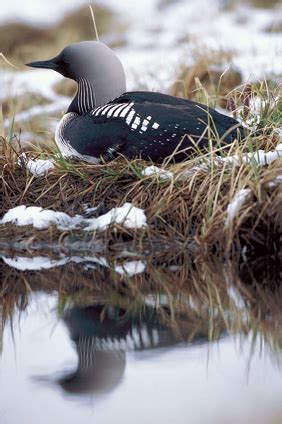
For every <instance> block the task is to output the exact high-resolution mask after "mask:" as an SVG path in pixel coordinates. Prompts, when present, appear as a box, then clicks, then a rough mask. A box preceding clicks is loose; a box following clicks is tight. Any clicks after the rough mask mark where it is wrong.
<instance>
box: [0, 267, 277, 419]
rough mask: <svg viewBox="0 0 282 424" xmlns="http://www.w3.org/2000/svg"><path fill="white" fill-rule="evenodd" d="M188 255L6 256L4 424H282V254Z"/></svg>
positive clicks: (0, 362) (1, 373)
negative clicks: (127, 264) (57, 262)
mask: <svg viewBox="0 0 282 424" xmlns="http://www.w3.org/2000/svg"><path fill="white" fill-rule="evenodd" d="M6 262H7V260H6ZM76 262H78V261H76ZM88 262H89V261H88ZM100 262H102V261H100ZM18 263H19V261H18ZM188 265H189V266H187V262H185V263H181V261H180V262H179V261H178V264H177V265H176V264H174V265H172V264H170V265H169V266H164V265H163V264H161V263H160V261H159V262H158V261H157V262H156V261H155V263H154V262H153V263H149V264H148V263H147V262H146V265H145V269H144V270H143V272H139V273H137V274H135V275H134V276H131V277H128V276H125V275H120V274H119V276H118V280H116V279H115V273H113V270H111V271H109V270H108V269H105V266H99V267H97V266H96V267H92V268H91V267H90V265H89V263H88V264H87V266H86V265H85V264H77V263H76V264H68V265H65V266H64V267H56V268H54V269H48V270H41V271H30V270H29V271H28V270H26V271H20V270H17V269H15V268H13V267H11V266H9V265H7V264H5V263H4V262H2V263H1V267H2V268H1V274H2V283H1V284H2V285H1V299H2V302H1V307H0V308H1V309H0V313H1V315H2V321H3V329H2V330H3V335H2V342H1V343H2V354H1V359H0V387H1V395H0V422H1V424H18V423H19V424H20V423H31V424H33V423H43V424H45V423H46V424H47V423H50V422H52V423H63V422H67V423H77V422H82V423H84V422H85V423H86V422H95V423H99V424H100V423H110V422H117V423H123V424H124V423H140V424H141V423H142V424H143V423H156V422H157V423H171V422H174V423H188V422H189V423H207V422H208V423H279V422H281V420H282V401H281V394H282V362H281V360H282V355H281V347H282V332H281V323H282V310H281V306H282V296H281V294H282V292H281V290H280V277H281V270H280V269H279V268H277V262H276V261H273V259H271V260H270V262H269V261H268V262H265V261H264V260H262V261H258V262H256V264H255V267H252V266H249V264H248V265H247V266H244V267H243V268H242V269H241V270H240V271H238V274H236V275H234V269H230V268H228V267H226V266H223V267H222V269H221V270H219V271H217V270H216V269H213V268H211V267H206V266H201V267H200V268H199V269H194V271H193V272H192V271H191V264H188ZM222 270H224V272H221V271H222ZM139 271H141V269H139ZM199 271H201V273H202V274H201V276H200V275H198V274H197V273H198V272H199ZM154 273H155V274H154ZM197 276H198V277H197ZM197 278H198V280H197ZM231 283H232V284H231ZM239 283H240V284H239Z"/></svg>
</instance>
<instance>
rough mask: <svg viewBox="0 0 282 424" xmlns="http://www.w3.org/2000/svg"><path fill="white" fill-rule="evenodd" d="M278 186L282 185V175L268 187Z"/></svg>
mask: <svg viewBox="0 0 282 424" xmlns="http://www.w3.org/2000/svg"><path fill="white" fill-rule="evenodd" d="M278 184H282V175H278V177H276V178H275V179H274V180H273V181H270V182H269V183H268V187H271V188H275V187H277V186H278Z"/></svg>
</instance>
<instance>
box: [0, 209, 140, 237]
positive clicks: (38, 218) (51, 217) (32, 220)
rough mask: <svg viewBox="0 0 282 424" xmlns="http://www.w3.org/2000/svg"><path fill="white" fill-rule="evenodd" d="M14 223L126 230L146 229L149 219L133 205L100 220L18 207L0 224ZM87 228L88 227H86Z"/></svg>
mask: <svg viewBox="0 0 282 424" xmlns="http://www.w3.org/2000/svg"><path fill="white" fill-rule="evenodd" d="M7 223H12V224H16V225H19V226H24V225H33V226H34V227H35V228H38V229H43V228H48V227H49V225H51V224H54V225H56V226H57V227H58V228H59V229H63V230H67V229H78V228H80V229H83V230H85V231H91V230H101V231H102V230H105V229H106V228H108V227H109V226H110V225H113V224H123V225H124V226H125V227H126V228H142V227H146V225H147V219H146V215H145V212H144V210H143V209H139V208H136V207H135V206H133V205H132V204H131V203H125V204H124V205H123V206H122V207H119V208H113V209H111V210H110V211H109V212H107V213H106V214H104V215H101V216H99V217H98V218H89V219H85V218H84V217H83V216H81V215H76V216H74V217H73V218H72V217H70V216H69V215H67V214H66V213H64V212H55V211H53V210H51V209H43V208H41V207H38V206H25V205H21V206H16V207H15V208H12V209H10V210H9V211H8V212H7V213H6V214H5V215H4V216H3V218H2V220H0V224H7ZM85 226H86V227H85Z"/></svg>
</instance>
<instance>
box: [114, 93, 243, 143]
mask: <svg viewBox="0 0 282 424" xmlns="http://www.w3.org/2000/svg"><path fill="white" fill-rule="evenodd" d="M131 102H134V103H137V104H140V105H142V104H146V103H149V104H150V105H151V104H157V105H160V106H166V105H167V106H173V107H177V108H178V107H179V108H183V110H184V112H187V113H188V111H189V115H190V119H191V120H192V119H193V118H194V119H195V118H197V117H198V118H199V119H201V120H202V121H205V122H206V124H207V125H210V126H211V127H212V126H213V125H215V126H216V128H219V135H220V134H221V135H222V134H224V133H225V131H227V130H228V129H230V128H232V127H234V128H236V133H237V129H238V130H239V131H240V133H241V136H243V135H244V136H245V131H244V129H243V127H242V126H241V125H240V124H239V122H238V121H237V120H236V119H234V118H232V117H230V116H227V115H224V114H222V113H220V112H217V111H216V110H215V109H213V108H212V107H209V106H207V105H204V104H202V103H199V102H195V101H194V100H190V99H182V98H179V97H174V96H169V95H167V94H162V93H157V92H153V91H131V92H126V93H124V94H122V95H121V96H120V97H118V98H117V99H114V100H113V101H112V103H115V104H116V103H131Z"/></svg>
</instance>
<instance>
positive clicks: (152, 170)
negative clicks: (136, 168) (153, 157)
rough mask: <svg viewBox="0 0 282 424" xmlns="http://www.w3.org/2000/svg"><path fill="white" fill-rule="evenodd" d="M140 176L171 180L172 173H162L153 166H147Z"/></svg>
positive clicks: (161, 170) (162, 171)
mask: <svg viewBox="0 0 282 424" xmlns="http://www.w3.org/2000/svg"><path fill="white" fill-rule="evenodd" d="M142 175H143V176H144V177H149V176H151V175H154V176H159V177H160V179H161V180H171V179H172V177H173V173H172V172H170V171H164V170H163V169H161V168H159V167H157V166H155V165H151V166H147V167H146V168H145V169H143V171H142Z"/></svg>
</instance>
